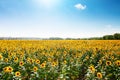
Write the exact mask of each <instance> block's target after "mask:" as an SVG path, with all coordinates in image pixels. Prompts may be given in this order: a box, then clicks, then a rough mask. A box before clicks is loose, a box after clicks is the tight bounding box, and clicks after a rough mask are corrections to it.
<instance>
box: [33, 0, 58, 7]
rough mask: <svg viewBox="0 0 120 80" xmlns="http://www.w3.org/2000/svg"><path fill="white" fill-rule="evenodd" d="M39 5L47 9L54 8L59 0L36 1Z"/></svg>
mask: <svg viewBox="0 0 120 80" xmlns="http://www.w3.org/2000/svg"><path fill="white" fill-rule="evenodd" d="M35 1H36V2H37V4H39V5H41V6H44V7H46V8H50V7H53V6H55V5H56V4H57V2H58V0H35Z"/></svg>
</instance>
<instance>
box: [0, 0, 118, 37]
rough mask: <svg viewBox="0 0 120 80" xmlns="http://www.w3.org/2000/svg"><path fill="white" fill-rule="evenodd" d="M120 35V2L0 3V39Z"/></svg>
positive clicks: (52, 0)
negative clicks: (119, 33)
mask: <svg viewBox="0 0 120 80" xmlns="http://www.w3.org/2000/svg"><path fill="white" fill-rule="evenodd" d="M116 32H120V0H0V37H42V38H47V37H62V38H66V37H72V38H83V37H97V36H98V37H99V36H103V35H106V34H114V33H116Z"/></svg>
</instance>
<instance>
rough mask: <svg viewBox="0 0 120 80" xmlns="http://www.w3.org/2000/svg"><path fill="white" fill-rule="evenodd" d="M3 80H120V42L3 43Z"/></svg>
mask: <svg viewBox="0 0 120 80" xmlns="http://www.w3.org/2000/svg"><path fill="white" fill-rule="evenodd" d="M0 80H120V40H0Z"/></svg>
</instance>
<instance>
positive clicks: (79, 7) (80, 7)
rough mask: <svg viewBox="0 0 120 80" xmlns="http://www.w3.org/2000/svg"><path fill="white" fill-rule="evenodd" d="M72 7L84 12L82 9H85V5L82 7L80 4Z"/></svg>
mask: <svg viewBox="0 0 120 80" xmlns="http://www.w3.org/2000/svg"><path fill="white" fill-rule="evenodd" d="M74 7H75V8H77V9H79V10H84V9H86V5H82V4H80V3H78V4H76V5H75V6H74Z"/></svg>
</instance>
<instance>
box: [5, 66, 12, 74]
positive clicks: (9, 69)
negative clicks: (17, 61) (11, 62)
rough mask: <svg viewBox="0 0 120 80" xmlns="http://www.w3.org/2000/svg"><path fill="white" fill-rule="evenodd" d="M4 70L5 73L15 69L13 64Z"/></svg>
mask: <svg viewBox="0 0 120 80" xmlns="http://www.w3.org/2000/svg"><path fill="white" fill-rule="evenodd" d="M3 71H4V72H5V73H9V72H12V71H13V68H12V67H11V66H8V67H5V68H3Z"/></svg>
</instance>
